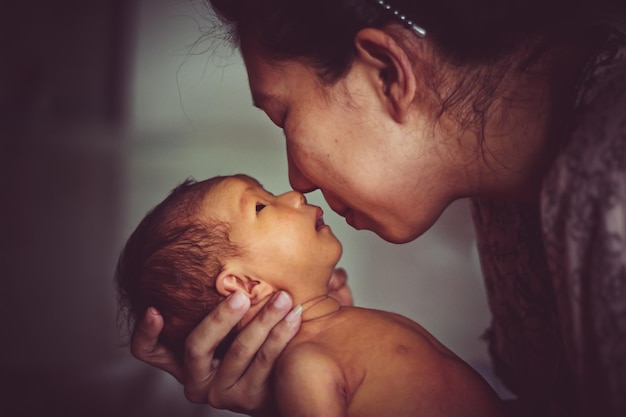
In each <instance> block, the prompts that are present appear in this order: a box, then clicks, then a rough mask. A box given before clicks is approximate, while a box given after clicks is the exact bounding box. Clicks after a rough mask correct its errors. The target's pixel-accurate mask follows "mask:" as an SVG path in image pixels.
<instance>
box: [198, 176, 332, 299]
mask: <svg viewBox="0 0 626 417" xmlns="http://www.w3.org/2000/svg"><path fill="white" fill-rule="evenodd" d="M201 210H202V212H203V213H205V214H206V215H207V216H210V217H211V218H217V219H218V220H222V221H225V222H226V223H228V224H229V227H230V232H229V237H230V240H231V241H232V242H233V243H235V244H236V245H238V246H240V247H242V248H243V252H244V257H245V258H246V263H248V264H249V265H250V268H251V270H253V271H254V273H255V274H257V276H259V277H261V278H263V279H266V280H270V281H273V282H274V283H275V285H276V286H277V287H279V288H286V287H285V286H284V285H283V283H288V282H293V281H294V278H302V279H307V278H311V279H312V277H313V276H314V275H315V276H318V275H320V276H324V275H325V274H327V273H328V274H330V272H332V270H333V268H334V267H335V265H336V264H337V262H338V261H339V258H340V257H341V252H342V248H341V243H340V242H339V240H338V239H337V238H336V237H335V235H334V234H333V233H332V231H331V229H330V227H329V226H327V225H325V224H324V221H323V219H322V214H323V212H322V209H321V208H319V207H317V206H312V205H309V204H307V203H306V199H305V198H304V196H303V195H302V194H300V193H298V192H295V191H290V192H287V193H284V194H281V195H278V196H275V195H273V194H271V193H269V192H267V191H266V190H265V189H263V187H262V186H261V185H260V184H259V183H258V182H257V181H256V180H254V179H252V178H250V177H247V176H244V175H239V176H233V177H230V178H227V179H225V180H224V181H222V182H220V183H219V184H217V185H216V186H215V187H213V188H212V189H211V191H210V192H209V193H208V194H207V195H206V196H205V197H204V199H203V202H202V209H201ZM328 276H329V275H327V276H326V278H327V277H328Z"/></svg>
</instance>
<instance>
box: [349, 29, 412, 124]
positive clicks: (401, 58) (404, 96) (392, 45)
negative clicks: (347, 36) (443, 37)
mask: <svg viewBox="0 0 626 417" xmlns="http://www.w3.org/2000/svg"><path fill="white" fill-rule="evenodd" d="M354 43H355V47H356V51H357V60H358V61H359V62H360V63H362V64H364V65H365V66H366V68H367V69H368V70H367V71H366V73H368V74H370V75H371V77H370V79H371V80H372V81H373V82H374V83H375V85H376V88H377V90H378V91H379V92H380V96H381V98H382V99H383V100H385V102H386V107H387V109H388V111H389V112H390V114H391V115H392V117H393V118H394V120H396V121H397V122H398V123H402V122H404V121H405V120H406V118H407V116H408V114H409V108H410V106H411V104H412V103H413V100H414V99H415V94H416V90H417V80H416V76H415V73H414V71H413V63H412V62H411V60H410V59H409V56H408V55H407V53H406V52H405V50H404V49H403V48H402V46H400V45H399V44H398V42H397V41H396V40H395V39H394V38H393V37H391V36H389V34H387V33H386V32H384V31H383V30H380V29H374V28H366V29H362V30H360V31H359V32H358V33H357V34H356V36H355V38H354Z"/></svg>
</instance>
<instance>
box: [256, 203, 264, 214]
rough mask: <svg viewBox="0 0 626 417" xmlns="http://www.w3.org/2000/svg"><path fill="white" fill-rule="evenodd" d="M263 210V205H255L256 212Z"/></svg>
mask: <svg viewBox="0 0 626 417" xmlns="http://www.w3.org/2000/svg"><path fill="white" fill-rule="evenodd" d="M264 208H265V204H261V203H256V212H257V213H258V212H259V211H261V210H263V209H264Z"/></svg>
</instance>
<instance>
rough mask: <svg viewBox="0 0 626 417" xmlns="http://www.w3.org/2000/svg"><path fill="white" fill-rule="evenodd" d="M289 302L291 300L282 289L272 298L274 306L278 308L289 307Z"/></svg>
mask: <svg viewBox="0 0 626 417" xmlns="http://www.w3.org/2000/svg"><path fill="white" fill-rule="evenodd" d="M290 303H291V300H290V299H289V295H287V293H286V292H284V291H280V292H279V293H278V296H277V297H276V299H275V300H274V306H276V307H278V308H287V307H289V304H290Z"/></svg>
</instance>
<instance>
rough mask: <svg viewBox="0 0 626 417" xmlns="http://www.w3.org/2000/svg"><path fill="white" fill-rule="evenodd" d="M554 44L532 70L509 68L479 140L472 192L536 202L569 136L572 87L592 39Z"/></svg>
mask: <svg viewBox="0 0 626 417" xmlns="http://www.w3.org/2000/svg"><path fill="white" fill-rule="evenodd" d="M583 45H584V44H580V43H579V44H577V45H573V44H565V45H558V46H555V47H554V49H552V50H550V51H548V52H546V56H545V58H544V59H541V60H539V61H537V64H536V66H535V67H534V68H532V69H531V70H530V71H527V72H524V73H515V72H512V73H511V76H510V77H509V79H506V80H505V81H504V85H503V92H502V93H503V94H502V95H501V97H499V98H497V99H496V101H495V102H494V107H493V108H492V109H491V110H490V111H491V116H492V117H488V118H487V119H488V121H489V122H488V123H487V125H486V126H485V131H484V138H483V139H484V141H483V142H482V143H480V145H479V146H480V147H481V151H480V153H481V155H480V156H479V158H482V161H483V163H482V164H480V165H481V167H482V169H481V170H480V171H479V172H478V173H477V174H478V175H477V177H476V178H475V179H476V180H477V183H476V184H474V187H475V189H474V193H473V194H474V195H476V194H477V195H487V196H492V197H501V198H508V199H514V200H518V201H526V202H536V201H538V198H539V194H540V191H541V185H542V183H543V179H544V178H545V175H546V174H547V172H548V170H549V169H550V167H551V165H552V162H553V161H554V158H555V157H556V156H557V155H558V153H559V150H560V149H561V147H562V146H563V144H564V143H565V141H566V140H567V135H568V132H569V130H568V129H569V124H570V120H571V117H572V99H573V97H572V91H573V89H574V85H575V83H576V81H577V79H578V77H579V74H580V73H581V71H582V67H583V65H584V63H585V62H586V60H587V58H588V56H589V54H590V52H591V46H592V45H591V43H590V44H589V45H584V46H583Z"/></svg>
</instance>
